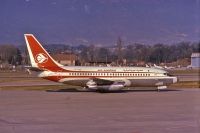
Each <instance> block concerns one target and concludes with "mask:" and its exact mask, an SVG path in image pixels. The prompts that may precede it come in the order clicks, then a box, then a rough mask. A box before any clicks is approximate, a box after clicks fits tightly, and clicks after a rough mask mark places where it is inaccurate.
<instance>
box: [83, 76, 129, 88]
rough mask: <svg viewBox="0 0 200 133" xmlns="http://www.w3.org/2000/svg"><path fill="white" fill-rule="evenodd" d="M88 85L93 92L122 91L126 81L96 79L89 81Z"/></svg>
mask: <svg viewBox="0 0 200 133" xmlns="http://www.w3.org/2000/svg"><path fill="white" fill-rule="evenodd" d="M86 85H87V87H88V88H89V89H93V90H109V91H111V90H121V89H122V88H124V87H125V81H122V80H117V81H112V80H107V79H99V78H94V79H91V80H90V81H88V82H87V83H86Z"/></svg>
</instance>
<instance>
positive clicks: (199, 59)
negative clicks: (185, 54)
mask: <svg viewBox="0 0 200 133" xmlns="http://www.w3.org/2000/svg"><path fill="white" fill-rule="evenodd" d="M191 67H192V68H200V53H192V55H191Z"/></svg>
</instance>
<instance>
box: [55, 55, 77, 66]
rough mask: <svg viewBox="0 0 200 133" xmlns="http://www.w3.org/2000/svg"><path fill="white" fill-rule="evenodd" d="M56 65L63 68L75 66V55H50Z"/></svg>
mask: <svg viewBox="0 0 200 133" xmlns="http://www.w3.org/2000/svg"><path fill="white" fill-rule="evenodd" d="M51 56H52V57H53V58H54V59H55V60H56V61H57V62H58V63H60V64H62V65H65V66H75V64H76V61H77V58H78V57H77V55H75V54H71V53H60V54H52V55H51Z"/></svg>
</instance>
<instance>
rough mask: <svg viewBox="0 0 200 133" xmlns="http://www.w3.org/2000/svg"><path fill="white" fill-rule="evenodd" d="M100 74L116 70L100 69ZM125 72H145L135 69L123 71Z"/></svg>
mask: <svg viewBox="0 0 200 133" xmlns="http://www.w3.org/2000/svg"><path fill="white" fill-rule="evenodd" d="M97 71H99V72H116V71H117V70H116V69H98V70H97ZM123 71H124V72H142V71H144V70H142V69H141V70H140V69H139V70H134V69H123Z"/></svg>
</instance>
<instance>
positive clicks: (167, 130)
mask: <svg viewBox="0 0 200 133" xmlns="http://www.w3.org/2000/svg"><path fill="white" fill-rule="evenodd" d="M199 101H200V91H199V89H179V90H174V91H163V92H156V91H127V92H121V93H102V94H101V93H95V92H78V91H75V90H60V91H58V92H50V91H0V133H200V102H199Z"/></svg>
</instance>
